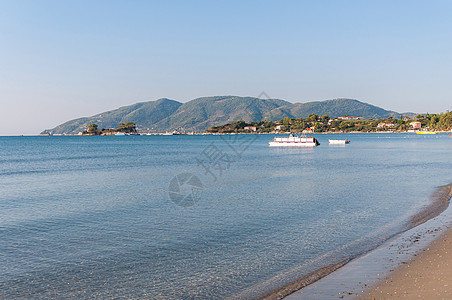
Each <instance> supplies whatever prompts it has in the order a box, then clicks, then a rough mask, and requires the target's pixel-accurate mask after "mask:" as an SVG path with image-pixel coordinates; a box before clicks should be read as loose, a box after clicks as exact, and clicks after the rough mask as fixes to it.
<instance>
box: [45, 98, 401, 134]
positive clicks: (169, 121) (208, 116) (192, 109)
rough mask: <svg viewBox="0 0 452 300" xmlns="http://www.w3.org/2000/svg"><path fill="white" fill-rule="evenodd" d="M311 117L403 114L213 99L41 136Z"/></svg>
mask: <svg viewBox="0 0 452 300" xmlns="http://www.w3.org/2000/svg"><path fill="white" fill-rule="evenodd" d="M310 114H317V115H319V116H322V115H328V116H330V117H333V118H334V117H339V116H343V115H350V116H357V117H363V118H366V119H384V118H388V117H394V118H398V117H400V115H401V114H399V113H397V112H394V111H389V110H385V109H383V108H380V107H377V106H374V105H371V104H368V103H364V102H361V101H358V100H355V99H344V98H341V99H333V100H326V101H314V102H307V103H290V102H288V101H285V100H280V99H261V98H254V97H238V96H214V97H203V98H197V99H194V100H191V101H189V102H186V103H181V102H179V101H175V100H171V99H166V98H163V99H159V100H156V101H148V102H140V103H136V104H133V105H129V106H123V107H120V108H118V109H115V110H111V111H106V112H103V113H100V114H97V115H94V116H91V117H83V118H78V119H74V120H70V121H67V122H65V123H63V124H61V125H58V126H56V127H55V128H53V129H47V130H44V131H43V132H42V134H68V135H70V134H78V133H79V132H82V131H84V130H86V128H87V127H88V125H89V124H91V123H96V124H97V125H98V127H99V128H116V127H117V126H118V124H119V123H120V122H122V123H127V122H134V123H135V124H136V125H137V129H138V131H139V132H165V131H170V130H175V129H176V130H179V131H204V130H206V129H207V128H210V127H212V126H218V125H223V124H226V123H230V122H235V121H238V120H244V121H246V122H251V121H261V120H268V121H279V120H281V119H283V118H284V117H289V118H306V117H308V116H309V115H310Z"/></svg>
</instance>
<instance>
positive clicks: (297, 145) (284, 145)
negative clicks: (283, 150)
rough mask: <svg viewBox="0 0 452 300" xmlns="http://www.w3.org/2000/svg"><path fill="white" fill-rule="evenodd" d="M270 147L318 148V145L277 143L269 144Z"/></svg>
mask: <svg viewBox="0 0 452 300" xmlns="http://www.w3.org/2000/svg"><path fill="white" fill-rule="evenodd" d="M268 145H269V146H270V147H316V146H317V144H316V143H308V142H306V143H303V142H275V141H271V142H269V143H268Z"/></svg>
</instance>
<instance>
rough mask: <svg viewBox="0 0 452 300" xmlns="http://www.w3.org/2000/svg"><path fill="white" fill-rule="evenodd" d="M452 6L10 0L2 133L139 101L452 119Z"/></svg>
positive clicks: (1, 26) (0, 23)
mask: <svg viewBox="0 0 452 300" xmlns="http://www.w3.org/2000/svg"><path fill="white" fill-rule="evenodd" d="M451 16H452V1H413V0H410V1H394V0H391V1H382V0H379V1H358V0H357V1H347V0H341V1H322V0H320V1H314V0H312V1H276V0H275V1H262V0H261V1H244V0H242V1H221V2H220V1H214V0H208V1H207V0H206V1H196V0H195V1H188V0H187V1H145V0H142V1H130V0H128V1H125V0H124V1H112V0H108V1H100V0H96V1H81V0H66V1H65V0H55V1H46V0H42V1H32V0H30V1H25V0H11V1H5V0H0V101H1V103H0V104H1V107H0V120H1V121H0V135H5V134H21V133H24V134H32V133H39V132H40V131H41V130H43V129H46V128H51V127H54V126H56V125H58V124H59V123H61V122H64V121H67V120H69V119H72V118H76V117H81V116H88V115H93V114H95V113H99V112H102V111H105V110H110V109H114V108H117V107H119V106H123V105H128V104H133V103H135V102H140V101H146V100H156V99H158V98H163V97H166V98H171V99H175V100H179V101H182V102H185V101H188V100H191V99H193V98H196V97H202V96H210V95H225V94H228V95H239V96H257V95H259V94H260V93H261V92H262V91H265V92H266V93H267V94H268V95H270V96H271V97H273V98H280V99H285V100H288V101H291V102H307V101H313V100H325V99H331V98H339V97H348V98H355V99H359V100H361V101H364V102H368V103H371V104H374V105H377V106H380V107H383V108H385V109H391V110H395V111H398V112H405V111H414V112H442V111H445V110H448V109H450V110H452V107H451V102H452V101H451V95H452V93H451V92H452V18H451Z"/></svg>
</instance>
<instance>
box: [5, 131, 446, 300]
mask: <svg viewBox="0 0 452 300" xmlns="http://www.w3.org/2000/svg"><path fill="white" fill-rule="evenodd" d="M272 138H273V136H270V135H260V136H253V135H246V136H229V137H224V136H223V137H220V136H136V137H134V136H123V137H0V298H12V297H33V298H47V297H59V298H63V297H64V298H67V297H85V298H107V297H108V298H111V297H124V298H152V299H159V298H161V299H174V298H176V299H177V298H179V299H182V298H183V299H196V298H212V299H213V298H228V297H239V298H240V297H242V298H253V297H259V296H262V295H264V294H266V293H268V292H271V291H272V290H274V289H275V288H278V287H281V286H283V285H285V284H287V283H289V282H290V281H292V280H294V279H296V278H300V277H302V276H303V275H305V274H308V273H310V272H312V271H314V270H316V269H318V268H320V267H323V266H326V265H328V264H331V263H336V262H339V261H341V260H343V259H346V258H348V257H353V256H354V255H357V254H359V253H362V252H363V251H368V250H370V249H372V248H373V247H375V246H376V245H378V244H380V243H381V242H382V241H384V240H385V239H387V238H388V237H389V236H391V235H393V234H394V233H397V232H400V231H401V230H404V229H406V226H407V221H408V220H409V217H410V216H411V215H413V214H414V213H415V212H417V211H419V210H420V209H422V207H423V206H424V205H426V204H427V203H428V197H429V195H430V194H431V193H432V192H433V191H434V190H435V188H436V187H438V186H440V185H444V184H449V183H451V182H452V160H451V156H450V154H451V150H452V138H450V137H449V136H448V135H434V136H419V135H415V134H353V135H317V138H318V139H319V141H320V143H321V145H320V146H319V147H316V148H314V149H282V148H280V149H278V148H269V147H268V144H267V143H268V141H269V140H271V139H272ZM328 138H336V139H337V138H349V139H350V140H351V141H352V142H351V144H349V145H346V146H340V145H339V146H337V145H336V146H332V145H331V146H330V145H328Z"/></svg>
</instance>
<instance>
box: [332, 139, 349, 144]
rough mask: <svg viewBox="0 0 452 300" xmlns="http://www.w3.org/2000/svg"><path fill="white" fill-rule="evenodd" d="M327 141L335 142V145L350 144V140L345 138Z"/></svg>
mask: <svg viewBox="0 0 452 300" xmlns="http://www.w3.org/2000/svg"><path fill="white" fill-rule="evenodd" d="M328 143H330V144H335V145H345V144H350V141H349V140H348V139H345V140H328Z"/></svg>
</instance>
